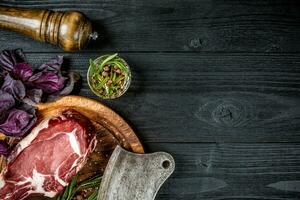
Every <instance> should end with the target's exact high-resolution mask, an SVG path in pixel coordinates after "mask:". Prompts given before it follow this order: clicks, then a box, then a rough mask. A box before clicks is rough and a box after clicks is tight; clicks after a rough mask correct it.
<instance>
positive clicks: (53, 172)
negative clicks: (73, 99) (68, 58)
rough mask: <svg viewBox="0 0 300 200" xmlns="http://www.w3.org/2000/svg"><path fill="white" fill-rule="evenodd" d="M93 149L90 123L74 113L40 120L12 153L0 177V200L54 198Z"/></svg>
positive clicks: (93, 136)
mask: <svg viewBox="0 0 300 200" xmlns="http://www.w3.org/2000/svg"><path fill="white" fill-rule="evenodd" d="M95 147H96V135H95V131H94V128H93V126H92V124H91V122H90V121H89V120H88V119H87V118H85V117H84V116H82V115H81V114H79V113H78V112H76V111H74V110H66V111H64V112H63V113H62V114H61V115H60V116H58V117H55V118H51V119H47V120H44V121H43V122H41V123H40V124H39V125H38V126H36V127H35V128H34V129H33V130H32V131H31V133H30V134H29V135H28V136H26V137H25V138H24V139H23V140H22V141H21V142H20V143H19V144H18V145H17V146H16V147H15V148H14V150H13V152H12V154H11V155H10V156H9V158H8V165H7V167H6V168H5V169H4V170H3V172H2V173H1V175H0V199H1V200H2V199H3V200H6V199H9V200H22V199H25V198H27V197H28V196H35V195H44V196H47V197H54V196H55V195H56V194H57V193H59V192H60V191H62V190H63V188H64V187H65V186H66V185H68V183H69V182H70V181H71V179H72V177H73V176H74V175H75V174H76V173H77V172H78V171H79V170H80V169H81V168H82V167H83V165H84V164H85V163H86V160H87V156H88V154H89V153H90V152H91V151H93V150H94V148H95Z"/></svg>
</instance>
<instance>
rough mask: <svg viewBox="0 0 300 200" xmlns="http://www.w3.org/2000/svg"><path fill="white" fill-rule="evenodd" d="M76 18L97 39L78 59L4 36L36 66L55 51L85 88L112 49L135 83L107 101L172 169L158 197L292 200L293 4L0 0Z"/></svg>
mask: <svg viewBox="0 0 300 200" xmlns="http://www.w3.org/2000/svg"><path fill="white" fill-rule="evenodd" d="M0 3H1V5H8V6H21V7H30V8H31V7H35V8H48V9H54V10H79V11H82V12H84V13H85V14H86V15H87V16H88V17H89V18H90V19H91V20H92V21H93V24H94V28H95V29H96V30H97V31H98V32H99V33H100V35H101V38H102V40H98V41H96V42H93V43H92V44H90V45H89V47H88V48H87V49H86V50H84V51H81V52H80V53H64V52H62V51H61V50H60V49H58V48H57V47H54V46H51V45H47V44H43V43H39V42H35V41H33V40H31V39H29V38H25V37H23V36H21V35H18V34H16V33H11V32H8V31H3V30H1V31H0V44H1V50H3V49H7V48H9V49H11V48H23V49H24V51H25V52H26V53H27V57H28V58H29V60H30V61H31V62H32V63H35V64H36V65H38V64H40V63H42V62H43V61H46V60H47V59H48V58H50V57H52V56H54V55H56V54H62V55H65V57H66V62H67V64H68V65H69V66H70V68H71V69H72V70H76V71H78V72H80V73H81V75H82V77H83V80H84V82H83V87H82V90H81V92H80V95H84V96H88V97H91V98H95V99H97V97H96V96H94V95H93V94H92V92H91V91H90V90H89V89H88V86H87V84H86V78H85V75H86V72H87V67H88V60H89V58H96V57H97V56H100V55H102V54H105V53H108V52H109V53H111V52H119V53H120V55H121V56H122V57H124V58H125V59H126V60H128V63H129V64H130V65H131V66H132V70H133V81H132V85H131V87H130V89H129V91H128V92H127V93H126V95H124V96H123V97H121V98H120V99H117V100H113V101H104V103H105V104H107V105H109V106H110V107H112V108H113V109H114V110H116V111H117V112H118V113H119V114H120V115H121V116H123V117H124V118H125V119H126V120H127V121H128V122H130V124H131V125H132V126H133V127H134V129H135V130H136V132H137V133H138V135H139V137H140V138H141V140H142V141H143V143H144V145H145V147H146V149H147V151H148V152H153V151H159V150H162V151H167V152H170V153H171V154H172V155H173V156H174V157H175V160H176V162H177V167H176V171H175V173H174V174H173V176H172V177H171V178H170V179H169V180H168V181H167V183H166V184H165V185H164V186H163V187H162V189H161V190H160V192H159V194H158V196H157V199H158V200H166V199H175V200H188V199H191V200H194V199H199V200H201V199H274V200H275V199H276V200H277V199H300V93H299V92H300V67H299V65H300V1H296V0H295V1H289V0H281V1H278V0H274V1H271V0H255V1H254V0H251V1H240V0H224V1H218V0H215V1H214V0H99V1H96V0H86V1H80V0H52V1H50V0H43V1H39V0H22V1H9V0H1V1H0Z"/></svg>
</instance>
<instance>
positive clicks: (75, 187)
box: [57, 175, 102, 200]
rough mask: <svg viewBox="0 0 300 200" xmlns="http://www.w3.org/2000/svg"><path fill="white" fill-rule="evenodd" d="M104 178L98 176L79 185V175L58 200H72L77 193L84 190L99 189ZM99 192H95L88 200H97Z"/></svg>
mask: <svg viewBox="0 0 300 200" xmlns="http://www.w3.org/2000/svg"><path fill="white" fill-rule="evenodd" d="M101 179H102V177H101V176H100V175H96V176H94V177H92V178H90V179H88V180H84V181H82V182H80V183H78V184H77V180H78V175H76V176H74V177H73V179H72V181H71V182H70V183H69V185H68V186H67V187H66V188H65V189H64V192H63V193H62V194H61V195H60V196H59V197H58V198H57V200H72V199H73V197H74V196H75V194H76V193H77V192H79V191H80V190H82V189H84V188H89V187H97V186H99V185H100V183H101ZM96 198H97V191H94V192H93V193H92V194H91V195H90V196H89V197H88V200H96Z"/></svg>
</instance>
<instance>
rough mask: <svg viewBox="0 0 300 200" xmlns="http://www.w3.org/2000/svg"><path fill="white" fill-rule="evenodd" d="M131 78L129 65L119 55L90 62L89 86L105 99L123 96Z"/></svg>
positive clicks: (106, 56)
mask: <svg viewBox="0 0 300 200" xmlns="http://www.w3.org/2000/svg"><path fill="white" fill-rule="evenodd" d="M130 78H131V77H130V71H129V67H128V65H127V63H126V62H125V61H124V60H123V59H122V58H120V57H119V56H118V54H117V53H116V54H112V55H105V56H101V57H98V58H96V59H95V60H90V68H89V72H88V83H89V86H90V88H91V89H92V90H93V92H94V93H96V94H97V95H99V96H101V97H103V98H105V99H112V98H116V97H119V96H121V95H122V94H123V93H124V92H125V91H126V89H127V88H128V82H129V81H130Z"/></svg>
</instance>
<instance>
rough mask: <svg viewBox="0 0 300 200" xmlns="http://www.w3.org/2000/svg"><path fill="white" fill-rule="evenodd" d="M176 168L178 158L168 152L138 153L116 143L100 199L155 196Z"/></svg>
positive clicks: (142, 199)
mask: <svg viewBox="0 0 300 200" xmlns="http://www.w3.org/2000/svg"><path fill="white" fill-rule="evenodd" d="M174 169H175V161H174V159H173V157H172V156H171V155H170V154H168V153H165V152H156V153H151V154H136V153H132V152H129V151H126V150H124V149H123V148H121V147H120V146H117V147H116V148H115V150H114V152H113V153H112V155H111V157H110V159H109V161H108V164H107V167H106V169H105V171H104V175H103V177H102V181H101V185H100V188H99V192H98V196H97V200H154V199H155V196H156V194H157V192H158V190H159V189H160V187H161V186H162V184H163V183H164V182H165V181H166V180H167V179H168V177H169V176H170V175H171V174H172V173H173V172H174Z"/></svg>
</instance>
